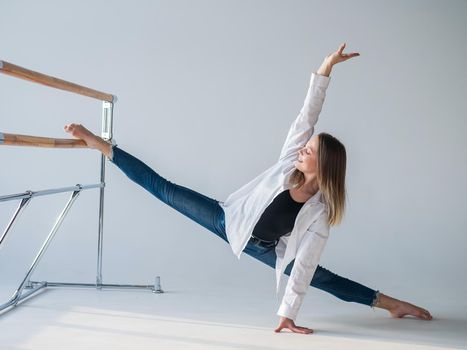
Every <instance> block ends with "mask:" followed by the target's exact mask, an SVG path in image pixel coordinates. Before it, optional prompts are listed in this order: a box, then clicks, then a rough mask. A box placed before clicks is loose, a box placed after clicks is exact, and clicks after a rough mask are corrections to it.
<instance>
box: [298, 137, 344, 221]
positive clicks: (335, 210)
mask: <svg viewBox="0 0 467 350" xmlns="http://www.w3.org/2000/svg"><path fill="white" fill-rule="evenodd" d="M318 139H319V147H318V174H317V180H318V186H319V190H320V191H321V193H322V194H323V197H324V202H325V204H326V207H327V209H328V221H329V225H330V226H335V225H339V224H340V223H341V222H342V219H343V217H344V212H345V199H346V189H345V171H346V166H347V153H346V151H345V147H344V145H343V144H342V143H341V142H340V141H339V140H338V139H336V138H335V137H334V136H332V135H330V134H328V133H325V132H322V133H319V134H318ZM304 182H305V176H304V175H303V173H302V172H301V171H300V170H298V169H295V170H294V172H293V173H292V175H291V176H290V183H291V184H292V186H293V188H298V187H300V186H302V185H303V183H304Z"/></svg>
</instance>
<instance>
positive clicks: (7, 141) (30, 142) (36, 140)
mask: <svg viewBox="0 0 467 350" xmlns="http://www.w3.org/2000/svg"><path fill="white" fill-rule="evenodd" d="M2 145H6V146H32V147H48V148H88V146H87V145H86V142H84V141H83V140H78V139H55V138H50V137H39V136H28V135H18V134H4V133H1V132H0V146H2Z"/></svg>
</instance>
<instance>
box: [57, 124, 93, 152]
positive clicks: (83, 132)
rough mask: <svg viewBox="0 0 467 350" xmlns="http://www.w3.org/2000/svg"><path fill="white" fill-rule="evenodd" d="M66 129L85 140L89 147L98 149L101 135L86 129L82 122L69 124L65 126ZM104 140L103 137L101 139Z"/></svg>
mask: <svg viewBox="0 0 467 350" xmlns="http://www.w3.org/2000/svg"><path fill="white" fill-rule="evenodd" d="M64 129H65V131H66V132H67V133H69V134H71V135H72V136H73V137H76V138H78V139H81V140H83V141H84V142H86V145H87V146H88V147H89V148H93V149H96V148H97V146H98V144H99V137H98V136H96V135H94V134H93V133H92V132H91V131H89V130H88V129H86V128H85V127H84V126H82V125H81V124H68V125H65V127H64ZM101 140H102V139H101Z"/></svg>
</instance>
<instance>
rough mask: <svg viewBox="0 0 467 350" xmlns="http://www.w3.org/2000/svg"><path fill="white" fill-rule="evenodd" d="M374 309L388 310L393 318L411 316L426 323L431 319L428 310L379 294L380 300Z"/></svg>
mask: <svg viewBox="0 0 467 350" xmlns="http://www.w3.org/2000/svg"><path fill="white" fill-rule="evenodd" d="M375 307H379V308H382V309H385V310H388V311H389V313H390V314H391V316H392V317H394V318H402V317H404V316H407V315H411V316H415V317H417V318H420V319H422V320H427V321H429V320H431V319H433V317H432V316H431V314H430V312H429V311H428V310H425V309H423V308H421V307H418V306H415V305H413V304H410V303H408V302H406V301H402V300H398V299H395V298H392V297H390V296H388V295H385V294H383V293H380V299H379V301H378V303H377V304H376V305H375Z"/></svg>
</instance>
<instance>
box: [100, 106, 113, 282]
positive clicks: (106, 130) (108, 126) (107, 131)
mask: <svg viewBox="0 0 467 350" xmlns="http://www.w3.org/2000/svg"><path fill="white" fill-rule="evenodd" d="M112 132H113V103H111V102H107V101H103V102H102V134H101V136H102V138H103V139H106V140H112ZM100 182H101V183H103V184H104V186H103V187H101V189H100V196H99V230H98V238H97V276H96V287H97V289H102V248H103V244H104V189H105V156H104V155H103V154H102V155H101V179H100Z"/></svg>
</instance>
